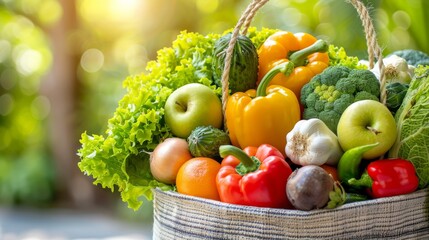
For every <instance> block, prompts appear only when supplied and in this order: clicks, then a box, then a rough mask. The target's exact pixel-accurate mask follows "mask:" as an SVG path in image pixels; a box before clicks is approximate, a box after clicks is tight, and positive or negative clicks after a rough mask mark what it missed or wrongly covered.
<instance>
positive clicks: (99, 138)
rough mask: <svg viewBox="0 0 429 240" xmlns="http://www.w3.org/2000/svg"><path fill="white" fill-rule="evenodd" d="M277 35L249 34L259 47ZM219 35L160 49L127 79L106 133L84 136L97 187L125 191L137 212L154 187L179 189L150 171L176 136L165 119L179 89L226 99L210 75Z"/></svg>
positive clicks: (83, 166)
mask: <svg viewBox="0 0 429 240" xmlns="http://www.w3.org/2000/svg"><path fill="white" fill-rule="evenodd" d="M274 31H275V30H271V29H262V30H260V31H257V30H256V28H250V29H249V31H248V36H249V37H250V38H251V39H252V41H254V44H255V46H260V45H261V44H262V42H263V41H265V39H266V38H267V37H268V36H269V35H270V34H271V33H273V32H274ZM220 37H221V34H208V35H201V34H198V33H191V32H186V31H183V32H181V33H180V34H179V35H178V36H177V39H176V40H175V41H173V43H172V46H171V47H168V48H163V49H161V50H159V51H158V53H157V59H156V61H151V62H149V63H148V64H147V66H146V71H147V72H146V73H143V74H141V75H138V76H130V77H128V78H127V79H125V81H124V87H125V88H126V94H125V95H124V96H123V98H122V99H121V100H120V101H119V103H118V107H117V108H116V110H115V112H114V114H113V117H112V118H111V119H109V120H108V124H107V130H106V132H105V134H104V135H97V134H93V135H90V134H88V133H86V132H84V133H83V134H82V135H81V139H80V143H81V148H80V149H79V150H78V155H79V157H80V161H79V163H78V166H79V168H80V170H81V171H82V172H83V173H84V174H86V175H88V176H91V177H92V178H93V179H94V184H96V185H98V184H99V185H101V186H102V187H103V188H109V189H111V190H112V191H118V192H120V194H121V198H122V200H123V201H124V202H127V203H128V206H129V207H130V208H132V209H134V210H137V209H138V208H139V207H140V206H141V204H142V199H140V198H141V197H146V198H147V199H148V200H151V199H152V189H154V188H161V189H164V190H169V189H171V190H174V186H173V185H166V184H163V183H161V182H158V181H156V180H155V179H154V178H153V176H152V174H151V173H150V168H149V157H150V155H149V154H150V152H151V151H153V149H154V148H155V146H156V145H157V144H158V143H160V142H161V141H162V140H163V139H165V138H168V137H171V136H172V133H171V132H170V129H169V128H168V127H167V125H166V124H165V121H164V104H165V101H166V100H167V97H168V96H169V95H170V94H171V93H172V92H173V91H174V90H175V89H177V88H179V87H181V86H183V85H185V84H188V83H193V82H199V83H202V84H204V85H207V86H209V87H211V88H212V89H213V90H214V91H215V92H216V93H217V94H218V95H219V97H220V96H221V89H220V88H218V87H216V85H215V84H214V80H213V76H212V72H211V63H212V61H213V59H212V49H213V46H214V43H215V41H216V40H217V39H218V38H220Z"/></svg>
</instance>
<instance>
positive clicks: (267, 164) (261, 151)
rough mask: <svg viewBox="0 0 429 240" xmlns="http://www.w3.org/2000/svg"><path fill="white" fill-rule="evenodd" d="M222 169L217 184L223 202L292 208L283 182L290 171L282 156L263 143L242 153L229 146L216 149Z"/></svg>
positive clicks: (217, 177)
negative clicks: (220, 158) (221, 159)
mask: <svg viewBox="0 0 429 240" xmlns="http://www.w3.org/2000/svg"><path fill="white" fill-rule="evenodd" d="M219 153H220V155H221V157H223V158H224V159H223V161H222V167H221V169H220V170H219V172H218V174H217V176H216V185H217V189H218V192H219V196H220V199H221V201H222V202H227V203H232V204H240V205H248V206H257V207H271V208H292V204H291V203H290V202H289V200H288V198H287V195H286V183H287V180H288V177H289V175H290V174H291V173H292V169H291V168H290V166H289V164H288V163H287V162H286V160H285V159H284V157H283V155H282V153H281V152H280V151H279V150H278V149H276V148H275V147H273V146H271V145H268V144H263V145H261V146H259V147H258V148H255V147H247V148H245V150H244V151H243V150H241V149H239V148H237V147H235V146H232V145H223V146H221V147H220V148H219Z"/></svg>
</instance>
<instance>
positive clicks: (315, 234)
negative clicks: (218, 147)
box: [153, 189, 429, 239]
mask: <svg viewBox="0 0 429 240" xmlns="http://www.w3.org/2000/svg"><path fill="white" fill-rule="evenodd" d="M153 204H154V207H153V208H154V225H153V237H154V239H429V191H428V189H425V190H420V191H417V192H415V193H412V194H407V195H401V196H395V197H388V198H379V199H374V200H367V201H362V202H355V203H348V204H345V205H342V206H340V207H338V208H335V209H320V210H312V211H300V210H287V209H275V208H260V207H249V206H240V205H233V204H227V203H222V202H218V201H213V200H207V199H202V198H197V197H192V196H186V195H183V194H179V193H177V192H163V191H162V190H159V189H156V190H154V202H153Z"/></svg>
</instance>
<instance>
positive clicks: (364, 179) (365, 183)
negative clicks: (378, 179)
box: [348, 171, 372, 188]
mask: <svg viewBox="0 0 429 240" xmlns="http://www.w3.org/2000/svg"><path fill="white" fill-rule="evenodd" d="M348 184H349V185H350V186H353V187H357V188H371V187H372V179H371V177H370V176H369V175H368V172H366V171H365V172H364V173H363V174H362V176H361V177H360V178H359V179H356V178H351V179H349V180H348Z"/></svg>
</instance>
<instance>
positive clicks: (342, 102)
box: [334, 94, 355, 114]
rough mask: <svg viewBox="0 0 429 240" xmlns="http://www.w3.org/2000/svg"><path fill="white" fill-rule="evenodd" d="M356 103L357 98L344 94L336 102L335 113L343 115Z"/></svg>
mask: <svg viewBox="0 0 429 240" xmlns="http://www.w3.org/2000/svg"><path fill="white" fill-rule="evenodd" d="M353 102H355V98H354V97H353V95H351V94H343V95H341V96H340V97H339V98H338V99H337V100H335V102H334V111H335V112H337V113H339V114H341V113H343V112H344V110H346V108H347V107H348V106H349V105H350V104H352V103H353Z"/></svg>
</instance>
